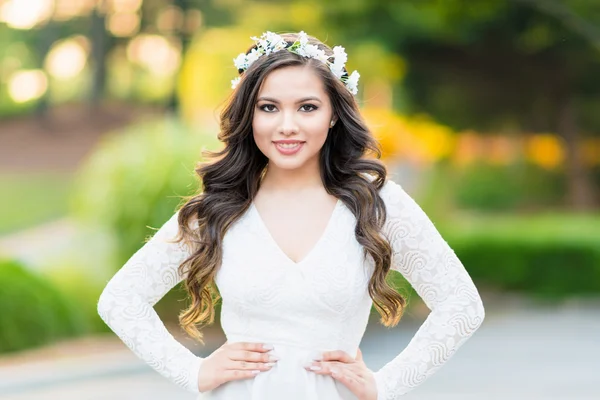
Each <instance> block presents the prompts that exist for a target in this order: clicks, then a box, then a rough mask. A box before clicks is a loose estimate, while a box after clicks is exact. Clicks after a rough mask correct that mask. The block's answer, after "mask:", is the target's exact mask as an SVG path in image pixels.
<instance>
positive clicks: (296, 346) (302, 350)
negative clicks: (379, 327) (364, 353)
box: [227, 335, 358, 364]
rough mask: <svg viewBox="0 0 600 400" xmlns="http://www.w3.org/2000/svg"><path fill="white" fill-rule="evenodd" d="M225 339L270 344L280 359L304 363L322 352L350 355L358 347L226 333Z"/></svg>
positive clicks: (319, 355)
mask: <svg viewBox="0 0 600 400" xmlns="http://www.w3.org/2000/svg"><path fill="white" fill-rule="evenodd" d="M227 341H228V342H229V343H234V342H248V343H262V344H270V345H272V346H273V350H272V351H271V352H272V353H273V355H275V356H277V357H279V358H280V359H289V360H290V361H291V360H295V361H297V362H299V363H302V364H306V363H309V362H312V361H313V360H315V359H318V358H320V357H321V355H322V354H323V352H326V351H334V350H342V351H345V352H347V353H348V354H350V355H354V354H356V353H357V350H358V347H355V348H347V347H348V346H339V345H336V344H333V343H332V344H324V343H321V344H315V343H311V342H308V341H307V342H300V343H299V342H293V341H283V340H270V339H268V338H256V337H248V336H241V335H227Z"/></svg>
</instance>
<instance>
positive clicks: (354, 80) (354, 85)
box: [346, 71, 360, 94]
mask: <svg viewBox="0 0 600 400" xmlns="http://www.w3.org/2000/svg"><path fill="white" fill-rule="evenodd" d="M358 78H360V74H359V73H358V71H354V72H352V74H350V76H349V77H348V79H347V80H346V87H347V88H348V90H349V91H350V93H352V94H357V93H358Z"/></svg>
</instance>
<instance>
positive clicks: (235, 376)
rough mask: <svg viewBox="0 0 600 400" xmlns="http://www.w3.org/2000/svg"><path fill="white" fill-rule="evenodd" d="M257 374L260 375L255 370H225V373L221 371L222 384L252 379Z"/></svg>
mask: <svg viewBox="0 0 600 400" xmlns="http://www.w3.org/2000/svg"><path fill="white" fill-rule="evenodd" d="M258 374H260V371H259V370H257V369H255V370H248V371H242V370H239V369H235V370H225V371H223V374H222V379H223V381H224V382H229V381H237V380H240V379H250V378H254V377H255V376H256V375H258Z"/></svg>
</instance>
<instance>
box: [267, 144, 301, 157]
mask: <svg viewBox="0 0 600 400" xmlns="http://www.w3.org/2000/svg"><path fill="white" fill-rule="evenodd" d="M304 143H305V142H302V141H300V140H278V141H275V142H273V144H274V145H275V148H277V150H279V152H280V153H282V154H284V155H291V154H295V153H296V152H298V151H299V150H300V149H301V148H302V146H303V145H304Z"/></svg>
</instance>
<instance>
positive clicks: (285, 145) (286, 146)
mask: <svg viewBox="0 0 600 400" xmlns="http://www.w3.org/2000/svg"><path fill="white" fill-rule="evenodd" d="M277 146H279V147H281V148H284V149H293V148H296V147H298V146H300V143H277Z"/></svg>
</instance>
